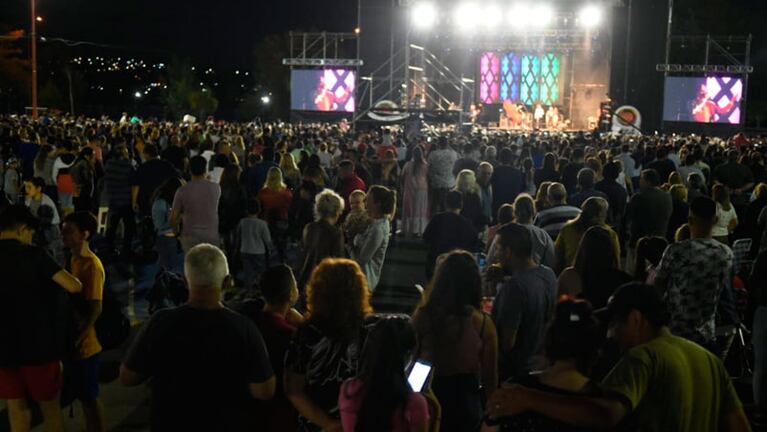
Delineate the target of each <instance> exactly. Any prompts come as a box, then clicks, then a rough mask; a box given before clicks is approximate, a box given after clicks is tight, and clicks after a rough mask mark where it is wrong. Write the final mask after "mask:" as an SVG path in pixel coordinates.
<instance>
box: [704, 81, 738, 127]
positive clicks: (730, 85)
mask: <svg viewBox="0 0 767 432" xmlns="http://www.w3.org/2000/svg"><path fill="white" fill-rule="evenodd" d="M706 90H707V92H708V98H709V99H711V100H712V101H714V103H715V104H717V105H718V106H719V108H723V109H726V107H727V106H728V105H730V102H731V101H732V102H733V103H732V105H731V108H730V110H729V112H722V113H720V114H719V116H718V122H719V123H730V124H740V104H739V103H737V102H739V101H740V96H741V95H742V94H743V80H741V79H737V78H733V77H729V76H721V75H720V76H710V77H708V78H706ZM733 99H735V101H733Z"/></svg>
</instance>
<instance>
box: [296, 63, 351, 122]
mask: <svg viewBox="0 0 767 432" xmlns="http://www.w3.org/2000/svg"><path fill="white" fill-rule="evenodd" d="M355 78H356V77H355V74H354V71H353V70H350V69H293V70H292V71H291V74H290V88H291V97H290V108H291V109H293V110H296V111H323V112H354V88H355V85H356V80H355Z"/></svg>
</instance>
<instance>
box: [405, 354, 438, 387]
mask: <svg viewBox="0 0 767 432" xmlns="http://www.w3.org/2000/svg"><path fill="white" fill-rule="evenodd" d="M431 369H432V365H431V363H427V362H425V361H423V360H416V362H415V363H413V367H412V368H411V369H410V374H409V375H408V377H407V382H408V383H409V384H410V388H411V389H413V391H414V392H421V391H423V389H424V388H426V383H427V381H428V380H429V376H430V375H431Z"/></svg>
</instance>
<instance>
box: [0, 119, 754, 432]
mask: <svg viewBox="0 0 767 432" xmlns="http://www.w3.org/2000/svg"><path fill="white" fill-rule="evenodd" d="M765 144H767V141H765V140H763V139H762V138H760V137H746V136H743V135H737V136H736V137H733V138H731V139H727V140H723V139H719V138H714V137H702V136H695V135H672V136H665V135H653V136H612V135H600V134H597V133H594V134H591V133H556V134H554V133H544V132H532V133H531V132H526V133H515V132H507V131H493V130H487V129H483V128H480V127H475V128H474V129H473V130H472V131H470V132H465V133H461V132H459V131H457V130H455V129H453V128H451V127H441V128H439V127H425V128H424V129H423V130H421V131H420V132H419V133H416V134H413V135H405V134H404V133H402V132H401V131H400V130H399V129H397V128H396V127H393V128H377V129H372V130H369V131H354V130H351V129H350V128H349V126H348V124H346V123H339V124H327V123H316V124H310V123H307V124H289V123H270V124H260V123H259V124H256V123H249V124H245V123H225V122H213V121H208V122H206V123H203V124H178V123H170V122H157V121H147V122H139V123H135V124H134V123H129V122H120V121H113V120H110V119H107V118H101V119H91V118H83V117H79V118H75V117H44V118H41V119H39V120H33V119H31V118H28V117H24V116H0V159H1V160H2V161H1V163H0V166H1V167H2V173H1V175H0V180H1V183H2V192H3V193H2V194H0V257H2V259H0V268H1V270H0V272H2V274H3V275H4V278H5V280H6V281H7V282H6V283H3V284H1V285H0V398H1V399H3V400H5V401H6V404H7V407H8V412H9V419H10V423H11V427H12V430H14V431H25V430H29V427H30V422H31V414H30V413H31V408H30V402H35V403H37V404H38V405H39V406H40V408H41V411H42V413H43V417H44V421H45V423H46V426H47V427H48V429H49V430H62V428H63V423H62V417H61V415H62V414H61V404H60V402H59V401H60V397H61V395H62V394H63V393H67V394H69V393H71V394H72V396H71V398H72V399H76V400H79V401H80V403H81V406H82V410H83V414H84V418H85V420H86V425H85V426H86V429H87V430H88V431H100V430H105V429H106V422H105V418H108V416H109V412H108V410H106V412H105V410H104V408H103V407H102V405H101V403H100V402H99V381H98V377H99V366H100V357H99V354H100V353H101V352H102V351H103V350H105V349H114V348H117V347H116V346H112V345H114V344H112V343H106V336H105V333H104V332H103V331H102V327H105V324H103V323H101V322H100V320H102V321H103V318H102V317H103V316H105V315H106V309H105V308H106V304H107V303H106V302H107V297H108V296H109V293H110V290H109V283H108V281H109V274H108V273H109V272H108V269H109V268H110V265H113V264H122V265H132V266H139V265H142V266H146V265H150V264H151V268H152V269H153V272H156V277H157V280H161V279H162V278H164V277H165V276H166V275H168V274H170V275H174V274H175V275H183V280H184V288H183V291H184V295H183V298H184V299H185V300H183V301H182V302H181V303H182V304H178V305H175V304H173V302H172V301H170V300H169V299H163V301H164V303H163V306H170V307H158V308H152V309H151V311H152V312H153V313H152V315H151V316H150V318H149V319H148V320H147V321H146V322H145V323H144V324H143V325H142V327H141V329H140V330H139V331H138V334H137V335H135V337H134V338H133V339H132V340H131V341H130V343H129V347H128V348H127V352H126V353H125V356H124V361H123V364H122V366H121V369H120V382H121V383H122V384H124V385H126V386H134V385H139V384H142V383H149V385H150V386H151V389H152V399H151V419H150V423H151V427H152V429H153V430H221V431H229V430H270V431H272V430H273V431H286V430H300V431H319V430H325V431H342V430H343V431H379V430H380V431H383V430H396V431H438V430H439V431H473V430H480V428H483V430H504V431H506V430H509V431H512V430H514V431H516V430H522V431H553V430H562V431H565V430H592V429H617V430H642V431H644V430H674V431H718V430H727V431H745V430H750V426H749V421H748V419H747V417H746V414H745V411H744V409H743V403H742V402H741V397H743V393H741V394H740V396H739V394H738V392H736V389H735V386H734V385H733V382H732V380H731V378H730V375H729V373H728V371H727V370H726V368H725V366H724V365H725V361H726V360H727V359H728V357H729V358H730V359H732V358H733V356H736V355H738V356H742V357H743V358H744V359H746V360H748V363H750V362H751V359H750V356H751V353H752V352H753V369H754V370H753V402H754V404H753V405H754V410H753V413H754V414H753V417H752V419H755V421H758V420H759V419H760V418H761V415H762V414H763V413H766V412H767V375H766V374H767V291H765V289H767V286H765V281H766V280H767V278H765V277H764V274H765V272H766V271H767V261H766V260H767V258H765V256H766V255H765V250H766V249H767V230H766V229H765V228H766V226H767V168H766V167H765V157H767V152H766V151H765V149H767V146H765ZM399 239H410V241H414V242H422V243H423V245H424V246H425V249H427V257H426V260H425V266H424V279H423V280H426V281H427V284H426V289H425V291H424V293H423V295H422V299H421V301H420V303H419V304H418V305H417V307H416V308H415V310H413V311H412V314H410V315H390V314H380V313H376V311H374V309H373V307H372V306H371V299H372V298H373V297H374V296H376V295H378V294H377V293H378V292H379V291H381V290H386V289H387V287H386V284H385V283H383V282H382V270H383V268H384V265H385V261H386V256H387V250H388V249H389V246H390V244H393V243H395V242H397V241H398V240H399ZM105 268H106V269H107V270H105ZM408 282H409V283H411V284H416V283H420V281H415V280H414V281H408ZM153 295H157V294H156V293H153ZM744 328H747V329H749V330H750V332H751V334H752V337H751V342H750V343H741V344H740V345H738V344H737V343H735V344H733V340H734V339H735V336H736V335H742V334H744V332H743V329H744ZM65 329H70V330H71V331H69V332H67V331H65ZM608 336H609V337H608ZM110 342H111V341H110ZM736 348H737V349H736ZM734 351H738V352H734ZM415 360H418V361H420V362H424V363H426V364H428V365H429V366H430V367H431V372H430V375H429V379H428V382H427V385H426V386H425V387H424V388H422V389H418V391H414V390H413V389H412V388H411V386H410V384H409V381H408V372H409V369H410V367H411V365H412V363H413V362H414V361H415ZM62 362H64V363H63V364H64V366H63V367H62ZM65 372H66V373H68V374H71V376H69V377H66V379H64V378H65V377H64V375H65Z"/></svg>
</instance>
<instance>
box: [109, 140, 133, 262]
mask: <svg viewBox="0 0 767 432" xmlns="http://www.w3.org/2000/svg"><path fill="white" fill-rule="evenodd" d="M135 175H136V170H135V169H134V168H133V162H132V161H131V159H130V154H128V148H127V147H126V146H125V145H119V146H117V147H115V149H114V150H113V151H112V155H111V158H110V159H109V160H108V161H107V163H106V166H105V167H104V182H105V185H106V190H107V194H108V195H109V213H108V221H107V232H106V238H107V243H108V244H109V246H110V247H111V248H112V249H114V247H115V234H116V233H117V227H118V225H119V224H120V222H121V221H122V223H123V229H124V234H123V244H122V256H124V257H129V256H130V254H131V251H132V243H133V235H134V234H135V232H136V215H135V213H134V212H133V203H132V197H131V193H132V189H133V187H134V186H135V184H136V178H135Z"/></svg>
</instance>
